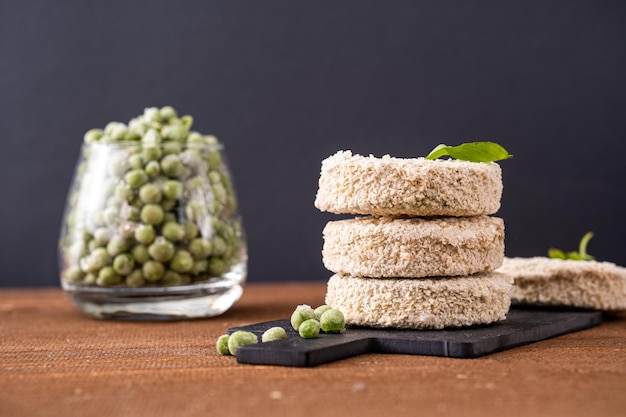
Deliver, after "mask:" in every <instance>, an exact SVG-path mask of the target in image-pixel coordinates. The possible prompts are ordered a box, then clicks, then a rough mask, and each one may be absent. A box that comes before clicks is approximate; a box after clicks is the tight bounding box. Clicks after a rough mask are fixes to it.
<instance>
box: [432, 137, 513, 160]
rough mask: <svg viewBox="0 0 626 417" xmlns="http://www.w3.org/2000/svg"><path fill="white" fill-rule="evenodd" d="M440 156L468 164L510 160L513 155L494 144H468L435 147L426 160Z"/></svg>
mask: <svg viewBox="0 0 626 417" xmlns="http://www.w3.org/2000/svg"><path fill="white" fill-rule="evenodd" d="M442 156H449V157H451V158H454V159H459V160H461V161H469V162H495V161H501V160H503V159H508V158H511V157H512V156H513V155H511V154H510V153H509V152H508V151H507V150H506V149H504V148H503V147H502V146H501V145H499V144H497V143H495V142H468V143H462V144H460V145H458V146H448V145H445V144H441V145H437V146H436V147H435V148H434V149H433V150H432V151H430V153H429V154H428V155H427V156H426V159H431V160H432V159H437V158H441V157H442Z"/></svg>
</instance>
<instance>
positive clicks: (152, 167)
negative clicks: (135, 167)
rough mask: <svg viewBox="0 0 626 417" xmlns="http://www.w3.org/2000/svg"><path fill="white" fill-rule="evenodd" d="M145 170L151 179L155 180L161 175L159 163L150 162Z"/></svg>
mask: <svg viewBox="0 0 626 417" xmlns="http://www.w3.org/2000/svg"><path fill="white" fill-rule="evenodd" d="M144 169H145V171H146V174H148V176H149V177H150V178H155V177H156V176H158V175H159V174H160V173H161V164H159V162H158V161H150V162H148V163H147V164H146V166H145V167H144Z"/></svg>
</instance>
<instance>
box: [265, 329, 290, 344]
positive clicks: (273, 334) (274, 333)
mask: <svg viewBox="0 0 626 417" xmlns="http://www.w3.org/2000/svg"><path fill="white" fill-rule="evenodd" d="M282 339H287V332H286V331H285V329H283V328H282V327H270V328H269V329H267V330H266V331H265V332H263V334H262V335H261V342H263V343H266V342H273V341H275V340H282Z"/></svg>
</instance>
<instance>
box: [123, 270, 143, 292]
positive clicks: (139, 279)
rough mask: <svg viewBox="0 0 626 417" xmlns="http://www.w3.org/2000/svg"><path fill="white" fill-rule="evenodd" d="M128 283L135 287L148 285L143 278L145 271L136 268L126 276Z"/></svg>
mask: <svg viewBox="0 0 626 417" xmlns="http://www.w3.org/2000/svg"><path fill="white" fill-rule="evenodd" d="M126 285H128V286H129V287H133V288H139V287H143V286H144V285H146V280H145V279H143V272H142V271H141V269H135V270H133V271H132V272H131V273H130V274H128V275H127V276H126Z"/></svg>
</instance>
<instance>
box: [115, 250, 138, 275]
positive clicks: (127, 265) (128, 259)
mask: <svg viewBox="0 0 626 417" xmlns="http://www.w3.org/2000/svg"><path fill="white" fill-rule="evenodd" d="M134 267H135V260H134V259H133V257H132V256H131V255H130V254H129V253H120V254H119V255H117V256H116V257H115V258H114V259H113V269H114V270H115V272H117V273H118V274H120V275H128V274H130V273H131V271H132V270H133V268H134Z"/></svg>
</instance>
